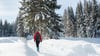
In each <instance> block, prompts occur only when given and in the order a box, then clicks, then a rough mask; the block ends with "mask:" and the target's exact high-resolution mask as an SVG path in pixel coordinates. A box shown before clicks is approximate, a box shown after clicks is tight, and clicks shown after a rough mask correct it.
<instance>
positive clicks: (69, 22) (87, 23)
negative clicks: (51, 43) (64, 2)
mask: <svg viewBox="0 0 100 56" xmlns="http://www.w3.org/2000/svg"><path fill="white" fill-rule="evenodd" d="M74 11H75V10H74ZM74 11H73V8H72V7H68V9H67V10H65V12H64V16H63V19H64V30H65V36H69V37H100V3H97V1H96V0H90V1H86V0H84V4H82V2H79V3H78V4H77V7H76V11H75V13H74Z"/></svg>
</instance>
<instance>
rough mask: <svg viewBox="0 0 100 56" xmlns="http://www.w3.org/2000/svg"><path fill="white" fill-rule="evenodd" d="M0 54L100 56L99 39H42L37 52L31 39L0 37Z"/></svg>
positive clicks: (0, 55) (5, 55)
mask: <svg viewBox="0 0 100 56" xmlns="http://www.w3.org/2000/svg"><path fill="white" fill-rule="evenodd" d="M0 56H100V39H99V38H98V39H96V38H92V39H90V38H88V39H84V38H80V39H79V38H67V39H66V40H64V39H61V40H54V39H51V40H43V41H42V43H40V52H39V53H38V52H37V51H36V47H35V43H34V41H33V40H28V41H21V40H20V39H18V38H17V37H14V38H0Z"/></svg>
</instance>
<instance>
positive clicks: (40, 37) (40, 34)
mask: <svg viewBox="0 0 100 56" xmlns="http://www.w3.org/2000/svg"><path fill="white" fill-rule="evenodd" d="M37 34H39V35H40V41H42V36H41V34H40V33H39V32H36V33H35V34H34V41H36V36H37Z"/></svg>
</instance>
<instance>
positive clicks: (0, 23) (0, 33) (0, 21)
mask: <svg viewBox="0 0 100 56" xmlns="http://www.w3.org/2000/svg"><path fill="white" fill-rule="evenodd" d="M2 33H3V24H2V20H0V37H2Z"/></svg>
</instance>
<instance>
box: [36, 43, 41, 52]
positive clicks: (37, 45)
mask: <svg viewBox="0 0 100 56" xmlns="http://www.w3.org/2000/svg"><path fill="white" fill-rule="evenodd" d="M39 44H40V41H36V47H37V51H38V52H39Z"/></svg>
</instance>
